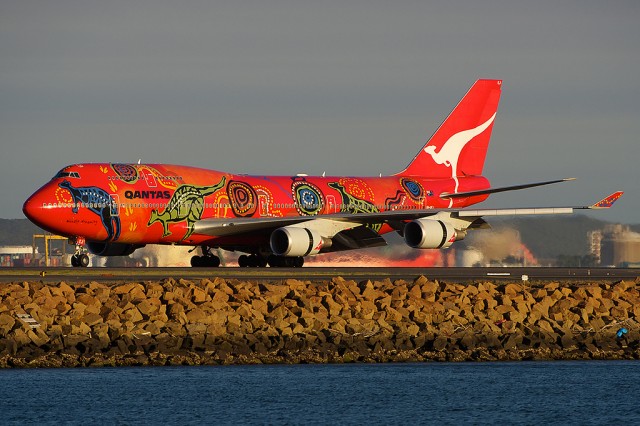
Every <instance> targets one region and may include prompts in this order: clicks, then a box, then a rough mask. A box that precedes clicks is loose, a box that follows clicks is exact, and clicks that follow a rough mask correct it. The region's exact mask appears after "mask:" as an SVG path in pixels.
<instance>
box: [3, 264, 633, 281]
mask: <svg viewBox="0 0 640 426" xmlns="http://www.w3.org/2000/svg"><path fill="white" fill-rule="evenodd" d="M337 276H340V277H343V278H345V279H351V280H368V279H369V280H383V279H385V278H389V279H391V280H399V279H404V280H412V279H415V278H416V277H419V276H425V277H427V278H429V279H438V280H446V281H450V282H465V281H469V280H509V281H514V280H528V281H535V280H539V281H550V280H562V281H565V280H572V281H573V280H577V281H586V280H602V279H607V280H614V281H615V280H622V279H636V278H638V277H640V269H633V268H630V269H626V268H540V267H532V268H527V267H493V268H457V267H455V268H443V267H440V268H334V267H324V268H320V267H307V268H237V267H233V268H60V267H55V268H0V283H2V282H5V283H6V282H20V281H34V280H37V281H42V282H59V281H69V282H86V281H99V282H123V281H127V282H130V281H148V280H159V279H165V278H185V279H202V278H212V277H220V278H225V279H238V280H265V281H277V280H286V279H290V278H294V279H298V280H324V279H326V280H330V279H331V278H333V277H337Z"/></svg>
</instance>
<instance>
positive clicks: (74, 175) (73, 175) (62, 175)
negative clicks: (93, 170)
mask: <svg viewBox="0 0 640 426" xmlns="http://www.w3.org/2000/svg"><path fill="white" fill-rule="evenodd" d="M66 177H71V178H77V179H80V173H78V172H65V171H64V170H63V171H60V172H58V174H57V175H55V176H54V177H53V178H54V179H56V178H66Z"/></svg>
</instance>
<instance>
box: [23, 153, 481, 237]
mask: <svg viewBox="0 0 640 426" xmlns="http://www.w3.org/2000/svg"><path fill="white" fill-rule="evenodd" d="M456 184H457V185H458V189H457V191H460V192H462V191H473V190H482V189H486V188H488V187H489V181H488V180H487V179H486V178H484V177H482V176H473V177H458V179H457V182H455V181H454V180H453V179H427V178H421V177H417V176H401V175H395V176H385V177H337V176H301V175H298V176H248V175H233V174H228V173H223V172H218V171H214V170H207V169H202V168H196V167H188V166H180V165H166V164H109V163H103V164H99V163H92V164H76V165H71V166H68V167H65V168H64V169H62V170H61V171H60V172H59V173H58V174H57V175H56V177H54V178H53V179H52V180H51V181H50V182H48V183H47V184H46V185H45V186H43V187H42V188H41V189H40V190H39V191H38V192H36V194H34V196H32V197H31V198H30V199H29V200H28V201H27V203H26V204H25V211H29V212H32V213H31V215H33V216H34V219H36V221H37V223H42V224H46V225H45V226H46V228H47V230H49V231H51V232H53V233H56V234H59V235H64V236H69V237H84V238H85V239H86V240H87V241H101V242H102V241H109V242H118V243H126V244H185V245H208V246H212V247H215V246H221V247H224V246H227V245H229V246H242V245H244V244H245V243H246V242H247V240H250V242H251V244H255V243H256V242H257V240H259V239H264V242H265V243H267V242H268V238H269V235H268V233H265V234H263V235H261V234H260V233H257V234H255V233H254V234H252V235H239V236H233V237H228V236H222V237H211V236H205V235H198V234H194V233H193V225H194V224H195V223H196V222H197V221H199V220H202V219H207V218H261V217H265V218H267V217H269V218H276V217H294V216H309V217H312V216H316V217H319V216H322V215H331V214H335V213H341V212H342V213H344V212H349V213H353V214H359V213H372V212H383V211H394V210H415V209H442V208H449V207H453V208H462V207H466V206H469V205H472V204H475V203H479V202H481V201H483V200H485V199H486V198H487V195H479V196H473V197H467V198H457V199H455V200H453V204H452V205H450V200H449V199H443V198H440V194H441V193H445V192H448V193H450V192H453V190H454V187H455V186H456ZM34 212H37V213H34ZM52 216H53V217H55V218H56V220H55V221H51V220H38V218H45V217H52ZM375 230H376V231H377V232H378V233H379V234H384V233H386V232H390V231H392V230H393V229H392V228H391V227H389V226H388V225H387V224H383V225H380V226H378V228H377V229H375Z"/></svg>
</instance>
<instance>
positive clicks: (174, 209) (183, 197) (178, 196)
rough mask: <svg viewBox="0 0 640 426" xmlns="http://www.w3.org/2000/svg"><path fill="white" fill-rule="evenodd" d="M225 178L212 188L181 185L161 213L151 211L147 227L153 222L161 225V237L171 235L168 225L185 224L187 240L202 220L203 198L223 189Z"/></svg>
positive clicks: (185, 237)
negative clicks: (194, 227) (196, 224)
mask: <svg viewBox="0 0 640 426" xmlns="http://www.w3.org/2000/svg"><path fill="white" fill-rule="evenodd" d="M226 181H227V178H226V177H225V176H223V177H222V179H221V180H220V182H218V183H217V184H215V185H212V186H195V185H181V186H179V187H178V189H176V192H174V193H173V197H171V199H170V200H169V203H168V204H167V207H166V208H165V209H164V211H163V212H162V213H158V211H157V210H152V211H151V217H150V218H149V223H148V224H147V225H148V226H151V225H152V224H154V223H155V222H160V223H162V229H163V231H164V232H163V233H162V237H167V236H169V235H171V232H170V231H169V224H170V223H177V222H187V233H186V234H185V235H184V237H182V239H183V240H185V239H187V238H189V237H190V236H191V234H192V233H193V226H194V224H195V223H196V222H197V221H199V220H200V219H201V218H202V213H203V211H204V198H205V197H206V196H208V195H211V194H213V193H214V192H216V191H218V190H219V189H221V188H223V187H224V185H225V182H226Z"/></svg>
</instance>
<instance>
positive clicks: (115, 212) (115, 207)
mask: <svg viewBox="0 0 640 426" xmlns="http://www.w3.org/2000/svg"><path fill="white" fill-rule="evenodd" d="M109 195H110V196H111V199H112V200H113V201H112V202H111V206H110V208H111V217H113V216H118V214H119V212H120V209H119V208H118V207H119V206H120V196H119V195H118V194H109Z"/></svg>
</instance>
